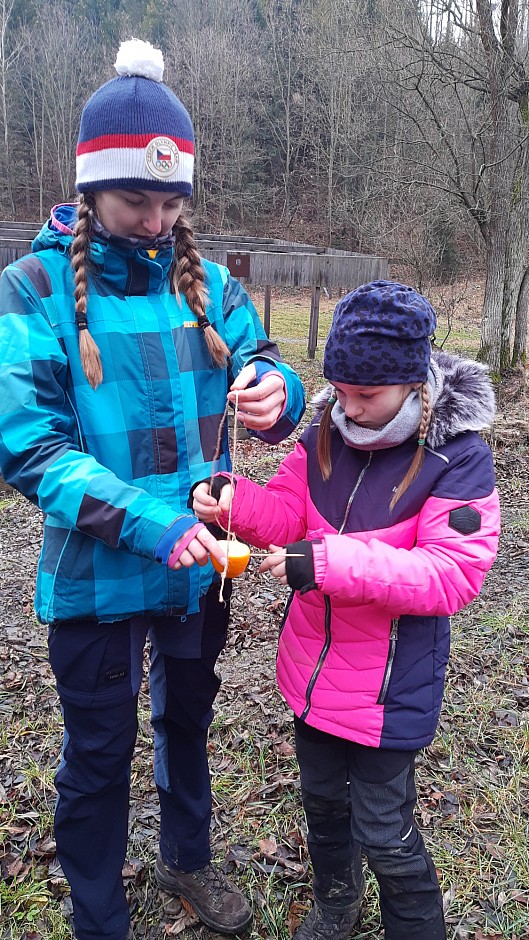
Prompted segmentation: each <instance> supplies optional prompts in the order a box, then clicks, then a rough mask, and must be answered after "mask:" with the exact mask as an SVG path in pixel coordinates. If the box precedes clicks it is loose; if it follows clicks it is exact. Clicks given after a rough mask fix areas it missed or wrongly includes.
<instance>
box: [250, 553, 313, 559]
mask: <svg viewBox="0 0 529 940" xmlns="http://www.w3.org/2000/svg"><path fill="white" fill-rule="evenodd" d="M269 555H284V556H285V558H305V555H304V554H303V552H250V558H268V556H269Z"/></svg>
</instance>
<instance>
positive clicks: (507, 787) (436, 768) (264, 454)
mask: <svg viewBox="0 0 529 940" xmlns="http://www.w3.org/2000/svg"><path fill="white" fill-rule="evenodd" d="M324 316H325V311H324ZM462 318H463V320H464V319H465V314H462ZM285 323H287V321H286V320H285ZM285 335H286V339H285V342H286V341H287V339H288V333H287V327H285ZM284 352H285V355H286V356H287V358H290V360H291V361H292V359H293V356H292V354H291V355H289V350H288V348H287V347H286V348H284ZM297 352H298V351H297V349H296V360H295V362H296V365H297V366H298V368H299V371H300V372H301V374H302V377H303V378H304V381H305V383H306V386H307V388H308V389H309V394H310V393H311V392H312V391H313V390H314V389H315V388H316V387H317V386H318V385H319V384H320V380H319V378H318V374H319V370H320V364H319V363H318V362H307V360H306V359H304V358H303V357H302V355H301V354H300V356H299V360H298V358H297ZM499 406H500V408H499V410H500V415H499V419H498V421H497V423H496V427H495V430H494V431H493V433H492V434H491V435H490V438H489V439H490V442H491V445H492V447H493V450H494V456H495V462H496V469H497V475H498V485H499V489H500V495H501V499H502V514H503V532H502V538H501V548H500V553H499V556H498V560H497V562H496V564H495V566H494V568H493V569H492V571H491V572H490V573H489V575H488V577H487V580H486V583H485V587H484V590H483V592H482V594H481V595H480V597H479V598H478V599H477V600H476V601H475V602H474V603H473V604H472V605H471V606H470V607H469V608H467V609H466V610H465V611H464V612H462V613H461V614H460V615H458V616H457V617H455V618H453V646H452V656H451V663H450V668H449V673H448V680H447V688H446V698H445V704H444V707H443V711H442V714H441V721H440V725H439V729H438V733H437V736H436V738H435V741H434V743H433V744H432V746H431V747H430V748H429V749H428V750H427V751H425V752H424V753H423V755H422V756H421V758H420V761H419V768H418V787H419V801H418V810H417V813H418V819H419V822H420V823H421V825H422V828H423V831H424V833H425V836H426V839H427V841H428V844H429V846H430V848H431V851H432V853H433V856H434V860H435V863H436V866H437V869H438V872H439V877H440V880H441V885H442V890H443V894H444V899H445V908H446V919H447V925H448V936H449V937H450V938H451V940H467V938H468V940H528V938H529V852H528V848H527V846H528V837H529V832H528V819H529V786H528V784H529V769H528V750H529V747H528V746H529V733H528V720H527V719H528V714H529V657H528V654H527V648H528V638H529V579H528V566H529V486H528V481H529V423H528V420H527V417H528V409H527V403H526V397H525V391H524V387H523V382H521V381H520V380H519V379H518V377H517V376H514V377H513V379H512V383H511V385H510V386H509V385H507V387H506V388H505V389H504V391H502V394H501V395H500V401H499ZM291 446H292V441H287V442H284V443H283V444H282V445H280V446H279V447H277V448H268V447H266V446H265V445H263V444H260V443H258V442H254V441H239V444H238V461H239V468H240V469H241V470H242V471H243V472H246V473H248V474H249V475H251V476H252V477H253V479H255V480H257V481H258V482H264V481H265V480H266V479H268V478H269V476H270V475H271V473H273V472H274V470H275V468H276V466H277V463H278V461H279V459H280V458H281V456H282V455H284V454H285V453H286V452H287V451H288V450H289V449H290V448H291ZM40 536H41V517H40V514H39V513H38V512H37V511H36V510H35V509H34V508H33V507H31V506H30V505H29V504H28V503H27V502H26V501H24V500H23V499H22V498H21V497H19V496H16V495H15V494H13V493H12V492H11V491H7V492H6V493H5V494H4V496H3V497H2V494H0V591H1V595H0V596H1V598H2V605H1V610H0V639H1V645H0V660H1V666H0V673H1V678H0V766H1V771H0V812H1V817H0V872H1V879H0V938H1V940H69V938H70V937H71V930H70V927H69V923H68V915H69V898H68V887H67V885H66V883H65V881H64V878H63V877H62V873H61V871H60V868H59V866H58V864H57V861H56V858H55V845H54V841H53V831H52V817H53V805H54V798H55V794H54V788H53V774H54V772H55V770H56V768H57V764H58V761H59V758H60V748H61V724H60V714H59V709H58V703H57V696H56V693H55V689H54V685H53V678H52V675H51V671H50V669H49V667H48V664H47V651H46V633H45V629H44V628H43V627H41V626H39V625H37V624H36V622H35V619H34V616H33V611H32V600H33V583H34V573H35V564H36V557H37V552H38V545H39V542H40ZM285 597H286V589H285V588H282V587H281V586H279V585H277V584H276V582H275V581H274V580H273V579H272V578H270V577H268V576H266V577H259V576H258V574H257V562H256V561H252V562H251V563H250V568H249V570H248V571H247V573H246V574H245V575H244V576H243V577H242V578H240V579H239V580H238V581H237V582H236V593H235V601H234V603H233V617H232V624H231V629H230V635H229V641H228V645H227V648H226V650H225V651H224V654H223V655H222V658H221V660H220V664H219V668H220V672H221V674H222V679H223V684H222V689H221V692H220V693H219V696H218V699H217V705H216V715H215V720H214V723H213V726H212V730H211V735H210V744H209V750H210V765H211V770H212V782H213V796H214V813H213V823H212V843H213V847H214V852H215V856H216V858H217V860H218V861H219V862H220V863H221V864H222V865H223V866H224V868H225V870H226V871H227V872H228V873H229V874H230V876H231V877H233V878H234V879H235V880H236V881H237V882H238V883H239V885H240V886H241V887H242V888H243V889H244V890H245V891H246V892H247V893H248V894H249V895H250V896H251V898H252V901H253V906H254V910H255V919H254V925H253V927H252V930H251V931H249V932H248V934H247V938H248V940H256V938H282V940H287V938H289V937H290V935H291V933H292V931H293V930H294V929H295V927H296V926H297V924H298V923H299V920H300V918H302V917H303V916H304V913H305V912H306V910H307V909H308V906H309V905H310V870H309V865H308V859H307V852H306V844H305V831H304V824H303V817H302V812H301V806H300V796H299V784H298V777H297V770H296V763H295V758H294V750H293V746H292V725H291V716H290V713H289V711H288V709H287V708H286V706H285V704H284V703H283V702H282V700H281V698H280V696H279V694H278V692H277V690H276V687H275V680H274V665H275V648H276V640H277V632H278V627H279V624H280V621H281V613H282V609H283V604H284V600H285ZM131 786H132V798H131V813H130V822H131V825H130V832H131V835H130V843H129V851H128V858H127V864H126V866H125V869H124V878H125V881H126V884H127V891H128V897H129V902H130V908H131V915H132V922H133V925H134V930H135V938H136V940H161V938H164V937H173V936H181V937H182V938H184V940H193V938H195V940H208V938H209V940H211V938H213V937H214V936H216V935H214V934H212V933H211V931H208V930H207V929H206V928H205V927H202V926H200V925H199V924H198V923H197V922H196V920H195V919H194V918H193V916H192V915H191V914H190V913H189V912H188V911H186V910H185V909H184V908H182V907H181V905H180V903H179V902H178V901H175V900H174V899H170V898H169V897H167V896H164V895H162V894H160V893H159V892H158V890H157V889H156V888H155V886H154V883H153V878H152V862H153V858H154V854H155V851H156V840H157V831H158V806H157V800H156V792H155V789H154V785H153V780H152V734H151V729H150V724H149V700H148V681H147V671H146V672H145V679H144V683H143V687H142V691H141V695H140V731H139V735H138V741H137V747H136V752H135V757H134V763H133V770H132V781H131ZM354 936H356V937H358V938H360V937H362V938H373V940H375V938H380V937H381V936H382V934H381V929H380V922H379V916H378V908H377V903H376V886H375V884H374V882H373V880H372V879H370V878H368V890H367V895H366V902H365V908H364V912H363V917H362V924H361V928H360V929H359V931H358V932H357V933H356V934H355V935H354Z"/></svg>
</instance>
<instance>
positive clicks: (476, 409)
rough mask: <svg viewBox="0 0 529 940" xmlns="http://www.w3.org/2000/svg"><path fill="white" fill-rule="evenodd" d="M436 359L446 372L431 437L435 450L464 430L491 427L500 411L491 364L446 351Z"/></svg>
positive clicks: (433, 356)
mask: <svg viewBox="0 0 529 940" xmlns="http://www.w3.org/2000/svg"><path fill="white" fill-rule="evenodd" d="M432 359H434V360H435V362H436V363H437V365H438V366H439V369H440V370H441V372H442V374H443V387H442V389H441V392H440V394H439V397H438V399H437V401H436V403H435V407H434V410H433V414H432V420H431V423H430V430H429V431H428V440H427V442H428V445H429V446H430V447H432V448H433V449H434V450H435V448H436V447H440V446H441V445H442V444H445V443H446V441H448V440H449V439H450V438H451V437H457V435H458V434H463V432H464V431H483V430H484V429H485V428H488V427H490V426H491V425H492V423H493V421H494V416H495V414H496V399H495V396H494V388H493V385H492V382H491V379H490V375H489V368H488V366H486V365H483V363H481V362H476V361H475V360H474V359H464V358H463V357H462V356H455V355H452V354H449V353H444V352H435V353H433V354H432Z"/></svg>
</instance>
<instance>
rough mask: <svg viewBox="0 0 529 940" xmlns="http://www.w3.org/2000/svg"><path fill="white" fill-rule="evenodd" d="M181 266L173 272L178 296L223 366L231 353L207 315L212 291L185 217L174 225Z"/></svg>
mask: <svg viewBox="0 0 529 940" xmlns="http://www.w3.org/2000/svg"><path fill="white" fill-rule="evenodd" d="M173 233H174V236H175V251H176V257H177V259H178V260H177V263H176V265H175V269H174V273H173V288H174V292H175V294H176V295H177V296H178V294H179V293H180V291H181V292H182V293H183V295H184V297H185V299H186V300H187V303H188V304H189V307H190V309H191V310H192V311H193V313H194V314H195V316H196V318H197V320H198V325H199V327H200V328H201V329H202V331H203V333H204V339H205V340H206V345H207V347H208V349H209V352H210V355H211V358H212V359H213V362H214V363H215V365H217V366H220V367H223V366H225V365H226V360H227V359H228V358H229V355H230V351H229V349H228V347H227V346H226V343H225V342H224V340H223V339H221V337H220V336H219V334H218V333H217V331H216V330H215V329H214V327H213V326H212V325H211V323H210V322H209V320H208V317H207V314H206V304H207V300H208V292H207V288H206V285H205V283H204V268H203V267H202V264H201V261H200V255H199V253H198V249H197V245H196V241H195V236H194V234H193V229H192V227H191V223H190V221H189V219H188V218H187V217H186V216H185V215H183V214H181V215H179V217H178V219H177V220H176V222H175V224H174V226H173Z"/></svg>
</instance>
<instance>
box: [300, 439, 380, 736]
mask: <svg viewBox="0 0 529 940" xmlns="http://www.w3.org/2000/svg"><path fill="white" fill-rule="evenodd" d="M372 459H373V451H370V452H369V458H368V461H367V463H366V465H365V466H364V467H362V470H361V471H360V474H359V476H358V480H357V481H356V483H355V485H354V487H353V490H352V493H351V495H350V497H349V499H348V500H347V506H346V507H345V512H344V517H343V522H342V524H341V526H340V529H339V531H338V535H341V534H342V532H343V530H344V528H345V524H346V522H347V519H348V517H349V513H350V511H351V506H352V504H353V500H354V498H355V496H356V494H357V492H358V489H359V487H360V485H361V483H362V480H363V479H364V476H365V474H366V471H367V469H368V467H369V466H370V465H371V461H372ZM286 613H287V612H285V614H286ZM331 638H332V634H331V599H330V597H329V595H328V594H325V642H324V644H323V646H322V649H321V652H320V655H319V656H318V661H317V663H316V666H315V668H314V671H313V673H312V675H311V677H310V679H309V682H308V685H307V691H306V693H305V708H304V709H303V712H302V714H301V720H302V721H304V720H305V718H306V717H307V715H308V713H309V711H310V706H311V699H312V690H313V688H314V686H315V684H316V680H317V678H318V676H319V674H320V672H321V670H322V667H323V664H324V662H325V659H326V658H327V653H328V652H329V647H330V645H331Z"/></svg>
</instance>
